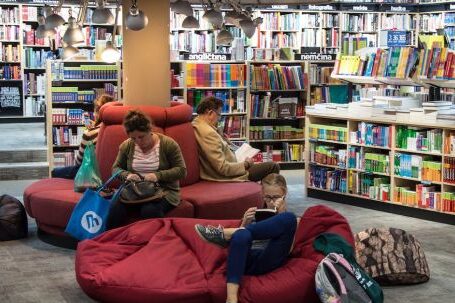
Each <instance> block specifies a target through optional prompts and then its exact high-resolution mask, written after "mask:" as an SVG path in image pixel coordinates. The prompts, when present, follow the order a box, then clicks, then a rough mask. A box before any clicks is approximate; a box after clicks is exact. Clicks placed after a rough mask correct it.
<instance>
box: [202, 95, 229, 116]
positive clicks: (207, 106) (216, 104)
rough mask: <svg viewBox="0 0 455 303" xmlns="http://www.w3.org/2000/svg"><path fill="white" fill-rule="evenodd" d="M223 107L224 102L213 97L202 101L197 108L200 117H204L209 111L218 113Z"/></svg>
mask: <svg viewBox="0 0 455 303" xmlns="http://www.w3.org/2000/svg"><path fill="white" fill-rule="evenodd" d="M221 107H223V101H222V100H220V99H218V98H215V97H213V96H210V97H206V98H204V99H202V101H201V103H199V105H198V106H197V109H196V112H197V114H198V115H203V114H205V113H207V112H208V111H209V110H213V111H216V110H218V109H219V108H221Z"/></svg>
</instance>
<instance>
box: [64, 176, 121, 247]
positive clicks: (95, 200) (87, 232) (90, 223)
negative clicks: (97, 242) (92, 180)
mask: <svg viewBox="0 0 455 303" xmlns="http://www.w3.org/2000/svg"><path fill="white" fill-rule="evenodd" d="M118 174H119V172H117V173H115V174H114V175H113V176H112V177H110V178H109V180H107V181H106V183H104V184H103V185H101V186H100V187H99V188H98V189H97V190H96V191H95V190H93V189H87V190H86V191H85V192H84V195H83V196H82V198H81V199H80V200H79V202H78V203H77V204H76V207H75V208H74V210H73V213H72V214H71V218H70V220H69V222H68V225H66V229H65V232H66V233H68V234H70V235H71V236H73V237H74V238H76V239H79V240H85V239H91V238H94V237H96V236H98V235H99V234H101V233H103V232H104V231H106V220H107V217H108V215H109V210H110V207H111V204H112V203H114V202H115V201H117V199H118V197H119V193H120V191H121V188H119V189H118V190H117V191H116V192H115V194H114V195H113V196H112V198H111V199H107V198H105V197H102V196H101V195H100V192H101V191H102V190H103V189H104V188H105V187H106V186H108V185H109V184H110V183H111V182H112V181H113V180H114V179H115V178H116V177H117V175H118Z"/></svg>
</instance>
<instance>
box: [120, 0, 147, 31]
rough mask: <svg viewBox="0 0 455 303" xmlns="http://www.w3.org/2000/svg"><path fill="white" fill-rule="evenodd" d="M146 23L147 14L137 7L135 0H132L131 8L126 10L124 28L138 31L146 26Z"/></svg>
mask: <svg viewBox="0 0 455 303" xmlns="http://www.w3.org/2000/svg"><path fill="white" fill-rule="evenodd" d="M116 17H117V16H116ZM148 23H149V19H148V18H147V16H146V15H145V14H144V12H143V11H141V10H140V9H138V7H137V0H133V3H132V5H131V8H130V9H129V11H128V15H127V16H126V21H125V24H126V28H128V29H130V30H133V31H140V30H141V29H143V28H144V27H146V26H147V24H148Z"/></svg>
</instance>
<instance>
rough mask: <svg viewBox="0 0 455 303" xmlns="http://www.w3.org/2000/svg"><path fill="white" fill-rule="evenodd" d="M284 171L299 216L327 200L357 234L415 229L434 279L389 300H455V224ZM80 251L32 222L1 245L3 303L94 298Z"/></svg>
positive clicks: (394, 290)
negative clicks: (85, 285)
mask: <svg viewBox="0 0 455 303" xmlns="http://www.w3.org/2000/svg"><path fill="white" fill-rule="evenodd" d="M284 174H285V175H286V177H287V180H288V182H289V189H290V190H289V191H290V193H289V199H288V202H289V207H290V210H291V211H294V212H295V213H297V214H301V213H302V212H303V211H304V210H305V209H306V208H307V207H310V206H312V205H316V204H325V205H328V206H330V207H333V208H334V209H336V210H337V211H339V212H340V213H341V214H343V215H344V216H346V217H347V218H348V220H349V222H350V224H351V227H352V230H353V232H358V231H361V230H363V229H365V228H367V227H371V226H394V227H398V228H402V229H405V230H407V231H409V232H411V233H413V234H414V235H415V236H416V237H417V238H418V239H419V240H420V241H421V242H422V245H423V247H424V250H425V252H426V254H427V259H428V262H429V264H430V269H431V274H432V277H431V280H430V281H429V282H428V283H425V284H422V285H416V286H407V287H388V288H385V289H384V293H385V302H393V303H395V302H396V303H411V302H412V303H420V302H422V303H423V302H425V303H426V302H453V301H454V299H453V294H454V293H455V274H454V270H453V268H455V232H454V230H455V227H454V226H451V225H445V224H439V223H434V222H429V221H424V220H419V219H414V218H408V217H403V216H399V215H393V214H387V213H383V212H378V211H374V210H368V209H363V208H358V207H354V206H347V205H342V204H338V203H331V202H326V201H321V200H315V199H305V198H304V197H303V185H302V184H303V173H302V172H301V171H287V172H284ZM10 186H11V185H10V184H8V187H5V186H4V184H3V186H2V182H0V192H2V193H9V192H11V191H12V190H13V189H11V188H10ZM16 191H18V190H17V189H16ZM74 253H75V252H74V251H71V250H67V249H61V248H57V247H53V246H50V245H48V244H45V243H43V242H41V241H40V240H39V239H38V238H37V236H36V226H35V224H34V223H33V221H31V222H30V235H29V237H28V238H27V239H24V240H18V241H9V242H2V243H0V303H25V302H30V303H31V302H33V303H38V302H42V303H54V302H55V303H61V302H93V301H92V300H91V299H89V298H88V297H87V296H86V295H85V294H84V293H83V292H82V291H81V290H80V288H79V287H78V284H77V282H76V279H75V276H74ZM277 301H278V299H277ZM179 303H180V302H179ZM258 303H259V302H258Z"/></svg>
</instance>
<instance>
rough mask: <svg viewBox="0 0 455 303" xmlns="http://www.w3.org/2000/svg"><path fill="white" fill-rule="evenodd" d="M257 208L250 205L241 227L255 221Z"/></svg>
mask: <svg viewBox="0 0 455 303" xmlns="http://www.w3.org/2000/svg"><path fill="white" fill-rule="evenodd" d="M256 209H257V207H250V208H248V209H247V211H246V212H245V214H244V215H243V219H242V224H241V225H240V226H241V227H245V226H247V225H248V224H251V222H253V219H254V215H255V213H256Z"/></svg>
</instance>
